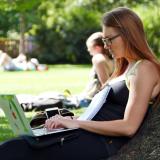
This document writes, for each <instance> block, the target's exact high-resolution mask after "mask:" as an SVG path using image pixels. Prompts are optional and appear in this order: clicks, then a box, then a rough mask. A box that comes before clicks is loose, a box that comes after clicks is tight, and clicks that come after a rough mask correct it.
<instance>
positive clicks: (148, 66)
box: [137, 60, 159, 76]
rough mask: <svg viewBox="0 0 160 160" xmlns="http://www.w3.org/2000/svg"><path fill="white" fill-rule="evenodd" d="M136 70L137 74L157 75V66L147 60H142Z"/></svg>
mask: <svg viewBox="0 0 160 160" xmlns="http://www.w3.org/2000/svg"><path fill="white" fill-rule="evenodd" d="M137 70H138V73H139V74H147V75H150V76H151V75H154V76H156V75H157V76H159V74H158V69H157V67H156V66H155V64H154V63H153V62H151V61H149V60H143V61H142V62H141V64H140V66H139V67H138V69H137Z"/></svg>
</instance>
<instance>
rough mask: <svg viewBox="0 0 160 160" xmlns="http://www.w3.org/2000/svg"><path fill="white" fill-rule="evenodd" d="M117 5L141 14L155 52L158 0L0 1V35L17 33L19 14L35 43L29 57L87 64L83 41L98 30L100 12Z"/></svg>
mask: <svg viewBox="0 0 160 160" xmlns="http://www.w3.org/2000/svg"><path fill="white" fill-rule="evenodd" d="M118 6H128V7H130V8H132V9H135V10H136V12H138V13H139V14H140V15H141V17H142V18H143V22H144V26H145V30H146V33H147V37H148V41H149V44H151V47H152V48H153V50H154V52H155V53H156V54H157V55H159V53H160V46H159V41H158V38H159V34H160V33H159V23H160V21H159V19H160V18H159V17H160V13H159V7H160V2H159V1H158V0H152V1H150V0H139V1H132V0H119V1H117V0H107V1H105V0H74V1H72V0H1V1H0V36H7V35H8V33H10V32H12V31H13V32H14V31H15V32H19V25H17V24H18V23H19V16H20V14H22V13H23V14H24V15H25V32H26V33H27V34H28V35H31V36H33V37H34V38H35V41H36V43H37V44H38V49H37V50H36V52H35V53H34V54H33V55H32V56H35V57H37V58H39V59H40V62H43V63H49V64H53V63H73V64H74V63H90V57H89V54H88V53H87V51H86V46H85V41H86V39H87V37H88V36H89V35H90V34H91V33H93V32H95V31H99V30H101V24H100V23H101V17H102V14H103V13H104V12H106V11H109V10H110V9H112V8H115V7H118ZM144 13H145V14H144Z"/></svg>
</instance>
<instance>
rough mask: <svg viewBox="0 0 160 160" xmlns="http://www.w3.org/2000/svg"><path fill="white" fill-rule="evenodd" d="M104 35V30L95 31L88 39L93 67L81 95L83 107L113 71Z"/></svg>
mask: <svg viewBox="0 0 160 160" xmlns="http://www.w3.org/2000/svg"><path fill="white" fill-rule="evenodd" d="M102 36H103V35H102V32H95V33H93V34H91V35H90V36H89V37H88V39H87V41H86V46H87V50H88V52H89V54H90V55H91V57H92V69H91V72H90V77H89V78H90V80H89V82H88V84H87V86H86V88H85V90H84V91H83V93H82V94H80V96H79V99H80V106H82V107H84V106H85V107H87V106H88V104H89V103H90V101H91V100H92V98H93V97H94V96H95V94H96V93H97V92H98V91H100V89H101V88H102V86H103V85H104V84H105V82H106V81H107V80H108V78H109V77H110V75H111V74H112V72H113V68H114V66H113V58H112V57H111V55H110V54H109V52H108V51H107V50H106V49H104V44H103V41H102Z"/></svg>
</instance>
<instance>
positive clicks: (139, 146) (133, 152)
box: [107, 104, 160, 160]
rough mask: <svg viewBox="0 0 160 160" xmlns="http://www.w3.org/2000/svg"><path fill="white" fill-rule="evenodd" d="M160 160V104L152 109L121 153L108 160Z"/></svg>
mask: <svg viewBox="0 0 160 160" xmlns="http://www.w3.org/2000/svg"><path fill="white" fill-rule="evenodd" d="M159 159H160V104H159V106H157V107H156V108H154V109H153V108H150V110H149V113H148V114H147V116H146V118H145V120H144V122H143V124H142V126H141V128H140V129H139V131H138V132H137V134H136V135H135V136H134V137H133V138H132V139H131V140H130V141H129V143H128V144H126V145H124V146H123V147H122V148H121V149H120V150H119V152H118V153H117V154H116V155H114V156H113V157H110V158H108V159H107V160H159Z"/></svg>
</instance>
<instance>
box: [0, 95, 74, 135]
mask: <svg viewBox="0 0 160 160" xmlns="http://www.w3.org/2000/svg"><path fill="white" fill-rule="evenodd" d="M0 108H2V110H3V112H4V114H5V116H6V118H7V119H8V121H9V123H10V125H11V128H12V130H13V132H14V134H15V135H30V136H34V137H39V136H43V135H47V134H54V133H59V132H65V131H70V130H74V129H77V128H72V129H67V128H59V129H53V130H51V131H48V130H47V129H45V128H39V129H32V128H31V126H30V124H29V120H28V119H27V118H26V117H25V114H24V111H23V109H22V107H21V105H20V104H19V102H18V100H17V98H16V96H15V95H0Z"/></svg>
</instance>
